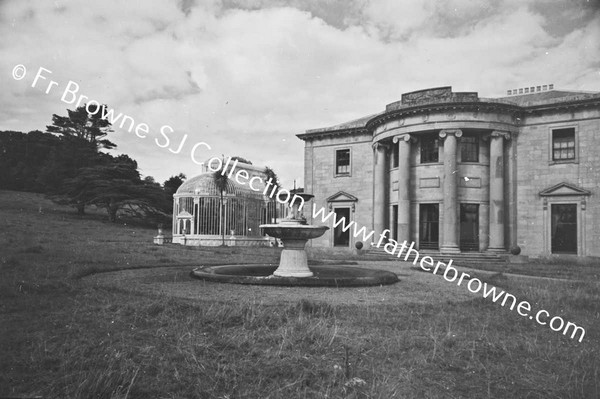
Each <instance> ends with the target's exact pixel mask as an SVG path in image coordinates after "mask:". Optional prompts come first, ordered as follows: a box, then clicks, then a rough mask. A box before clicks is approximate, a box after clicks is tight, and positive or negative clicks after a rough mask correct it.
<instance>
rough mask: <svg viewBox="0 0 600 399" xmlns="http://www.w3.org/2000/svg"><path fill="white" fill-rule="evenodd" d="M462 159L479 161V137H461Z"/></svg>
mask: <svg viewBox="0 0 600 399" xmlns="http://www.w3.org/2000/svg"><path fill="white" fill-rule="evenodd" d="M460 160H461V161H462V162H479V137H477V136H463V137H461V138H460Z"/></svg>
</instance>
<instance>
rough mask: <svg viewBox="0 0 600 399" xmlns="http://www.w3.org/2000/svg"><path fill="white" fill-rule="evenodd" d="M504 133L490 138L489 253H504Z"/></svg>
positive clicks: (496, 133) (494, 134) (505, 134)
mask: <svg viewBox="0 0 600 399" xmlns="http://www.w3.org/2000/svg"><path fill="white" fill-rule="evenodd" d="M508 137H509V136H508V134H507V133H505V132H498V131H494V132H492V135H491V138H490V226H489V227H490V230H489V231H490V245H489V247H488V250H489V251H504V250H505V248H504V139H505V138H508Z"/></svg>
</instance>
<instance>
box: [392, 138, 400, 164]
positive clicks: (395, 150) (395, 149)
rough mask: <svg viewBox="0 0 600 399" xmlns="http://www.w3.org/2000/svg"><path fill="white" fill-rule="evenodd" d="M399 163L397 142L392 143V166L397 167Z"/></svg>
mask: <svg viewBox="0 0 600 399" xmlns="http://www.w3.org/2000/svg"><path fill="white" fill-rule="evenodd" d="M399 163H400V153H399V148H398V144H394V147H393V151H392V168H397V167H398V164H399Z"/></svg>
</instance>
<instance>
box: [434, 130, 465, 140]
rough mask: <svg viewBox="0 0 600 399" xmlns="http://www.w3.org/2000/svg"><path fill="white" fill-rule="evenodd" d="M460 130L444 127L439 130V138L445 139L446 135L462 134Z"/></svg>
mask: <svg viewBox="0 0 600 399" xmlns="http://www.w3.org/2000/svg"><path fill="white" fill-rule="evenodd" d="M462 134H463V133H462V130H460V129H444V130H441V131H440V138H442V139H445V138H446V136H449V135H454V136H455V137H461V136H462Z"/></svg>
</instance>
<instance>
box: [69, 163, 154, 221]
mask: <svg viewBox="0 0 600 399" xmlns="http://www.w3.org/2000/svg"><path fill="white" fill-rule="evenodd" d="M104 155H105V158H104V162H103V163H99V164H97V165H94V166H91V167H85V168H82V169H81V170H80V172H79V173H78V174H77V176H75V177H73V178H71V179H67V180H66V181H65V183H64V189H65V190H66V191H67V194H68V196H69V197H71V198H74V199H75V200H76V201H79V202H82V203H85V204H94V205H96V206H99V207H102V208H105V209H106V211H107V213H108V220H109V221H111V222H115V221H116V220H117V214H118V212H119V211H120V210H123V211H125V212H127V213H129V214H133V215H135V216H144V217H146V216H149V215H151V216H158V215H164V212H163V211H162V209H164V208H165V198H164V193H163V191H162V188H161V187H160V186H159V185H158V184H155V183H152V182H149V181H144V180H141V179H140V174H139V172H138V171H137V162H135V161H134V160H133V159H131V158H129V157H128V156H127V155H119V156H118V157H112V156H110V155H108V154H104Z"/></svg>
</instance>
